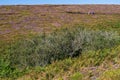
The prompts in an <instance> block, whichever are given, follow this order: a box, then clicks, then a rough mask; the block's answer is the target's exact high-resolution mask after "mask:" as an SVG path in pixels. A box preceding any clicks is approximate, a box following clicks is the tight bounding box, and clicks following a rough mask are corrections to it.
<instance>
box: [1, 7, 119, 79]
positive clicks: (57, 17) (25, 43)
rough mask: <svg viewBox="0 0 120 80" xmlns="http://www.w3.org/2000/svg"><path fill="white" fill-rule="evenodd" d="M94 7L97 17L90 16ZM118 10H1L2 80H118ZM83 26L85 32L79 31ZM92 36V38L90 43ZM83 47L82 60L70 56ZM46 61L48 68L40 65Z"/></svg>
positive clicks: (88, 8) (77, 8)
mask: <svg viewBox="0 0 120 80" xmlns="http://www.w3.org/2000/svg"><path fill="white" fill-rule="evenodd" d="M83 7H84V8H85V10H83ZM93 7H94V11H95V12H96V14H95V15H87V14H86V13H87V12H88V11H89V10H90V9H91V10H93ZM110 7H111V8H110ZM119 8H120V7H119V5H116V6H115V5H109V6H105V5H102V6H100V5H99V6H97V5H94V6H90V5H87V6H84V5H83V6H56V5H54V6H49V5H46V6H1V7H0V19H1V21H0V79H3V80H7V79H8V80H9V79H13V80H15V79H18V80H119V78H120V70H119V67H120V60H119V58H120V54H119V52H120V46H119V43H120V40H119V39H118V37H119V36H120V32H119V31H120V14H119ZM106 9H107V11H106ZM111 11H112V13H111ZM81 12H82V13H84V14H81ZM81 27H82V28H85V30H84V29H83V30H82V31H81V30H80V31H78V30H79V28H81ZM67 28H68V31H67V30H66V29H67ZM77 31H78V32H77ZM102 33H103V34H102ZM89 34H93V35H91V36H92V38H91V37H90V35H89ZM97 35H98V36H97ZM101 35H104V36H101ZM55 39H56V40H55ZM83 39H85V40H83ZM44 40H45V41H47V42H46V44H45V43H44ZM50 40H51V41H50ZM81 40H83V42H82V41H81ZM85 41H86V42H87V44H86V43H85ZM49 42H50V43H49ZM43 43H44V44H43ZM48 43H49V44H48ZM71 43H72V48H71ZM81 43H85V44H84V45H82V49H83V50H84V51H82V53H81V52H80V53H81V54H80V55H79V56H78V57H75V58H71V57H69V56H67V55H68V54H70V53H71V52H75V50H76V48H81V45H79V44H81ZM91 44H92V45H91ZM93 44H94V45H93ZM73 45H74V46H73ZM56 46H57V47H56ZM63 47H64V49H63ZM86 50H87V51H86ZM41 51H42V52H41ZM53 52H54V53H53ZM33 53H34V54H33ZM41 53H44V54H46V55H47V56H48V54H49V53H52V55H54V56H56V57H54V58H50V60H51V61H50V62H49V59H48V58H49V57H52V56H51V54H49V56H48V57H47V58H45V57H46V55H42V56H44V58H45V60H44V59H43V58H41V56H39V54H41ZM58 53H59V54H58ZM55 54H58V55H59V56H57V55H55ZM61 54H64V55H62V57H61ZM46 60H48V63H47V65H45V66H41V67H40V66H39V65H38V64H39V63H41V62H40V61H42V62H44V61H46ZM30 61H31V62H30ZM35 62H36V63H35ZM37 62H38V63H37ZM42 64H45V63H42ZM31 65H32V66H31Z"/></svg>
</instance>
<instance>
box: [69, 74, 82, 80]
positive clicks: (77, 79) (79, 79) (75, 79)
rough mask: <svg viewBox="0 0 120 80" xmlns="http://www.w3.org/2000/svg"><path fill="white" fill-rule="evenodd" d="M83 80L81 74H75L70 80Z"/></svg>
mask: <svg viewBox="0 0 120 80" xmlns="http://www.w3.org/2000/svg"><path fill="white" fill-rule="evenodd" d="M82 79H83V76H82V74H81V73H80V72H77V73H74V74H73V75H72V76H71V78H70V80H82Z"/></svg>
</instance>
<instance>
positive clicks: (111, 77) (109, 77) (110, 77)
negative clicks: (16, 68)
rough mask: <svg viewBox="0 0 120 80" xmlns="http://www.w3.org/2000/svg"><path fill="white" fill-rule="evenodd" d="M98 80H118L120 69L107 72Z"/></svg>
mask: <svg viewBox="0 0 120 80" xmlns="http://www.w3.org/2000/svg"><path fill="white" fill-rule="evenodd" d="M98 80H120V69H116V70H108V71H106V72H104V73H103V74H102V76H100V78H99V79H98Z"/></svg>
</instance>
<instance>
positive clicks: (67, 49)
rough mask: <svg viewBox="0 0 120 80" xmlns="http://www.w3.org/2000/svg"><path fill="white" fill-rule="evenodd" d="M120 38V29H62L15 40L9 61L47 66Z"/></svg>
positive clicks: (103, 46) (24, 64) (115, 43)
mask: <svg viewBox="0 0 120 80" xmlns="http://www.w3.org/2000/svg"><path fill="white" fill-rule="evenodd" d="M119 41H120V37H119V34H117V32H112V31H109V32H107V31H91V30H87V29H83V28H76V29H74V30H70V29H63V30H60V31H57V32H53V33H51V34H47V35H45V34H42V35H39V36H36V37H34V38H32V39H26V40H20V41H18V42H16V43H14V44H12V45H11V46H10V48H9V49H10V53H9V54H10V62H11V65H12V66H15V67H19V68H25V67H28V66H44V65H47V64H50V63H51V62H53V61H56V60H61V59H64V58H66V57H70V56H72V55H75V56H79V54H80V53H82V52H84V51H89V50H98V49H101V50H102V49H104V48H111V47H113V46H115V45H117V44H118V43H119ZM79 50H80V51H79Z"/></svg>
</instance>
